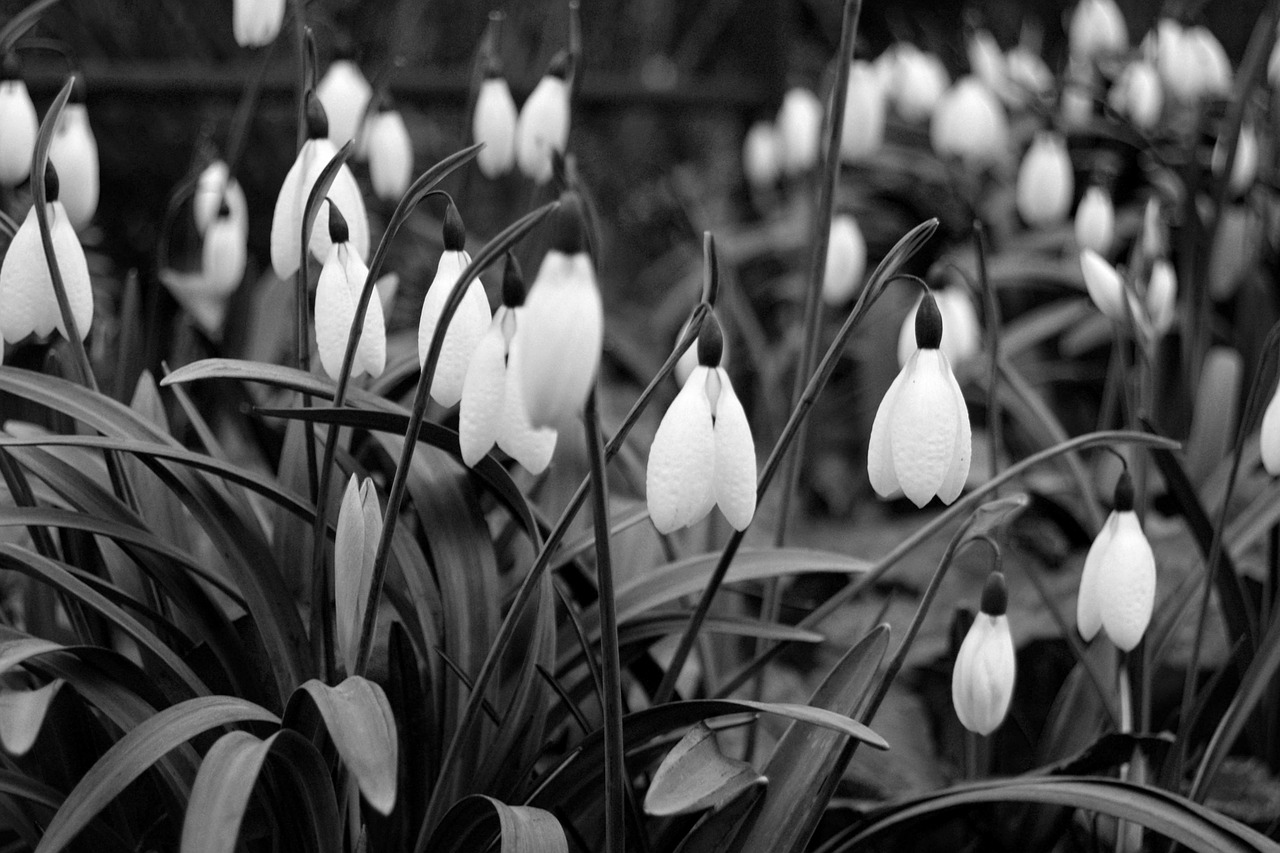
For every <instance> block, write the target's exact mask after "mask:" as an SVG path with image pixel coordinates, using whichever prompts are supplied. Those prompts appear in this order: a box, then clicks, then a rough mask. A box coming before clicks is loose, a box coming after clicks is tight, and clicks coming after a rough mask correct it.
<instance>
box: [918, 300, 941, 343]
mask: <svg viewBox="0 0 1280 853" xmlns="http://www.w3.org/2000/svg"><path fill="white" fill-rule="evenodd" d="M940 346H942V312H941V311H939V310H938V300H936V299H934V297H933V294H932V293H926V294H925V296H924V299H923V301H921V303H920V307H919V308H918V309H916V347H918V348H919V349H937V348H938V347H940Z"/></svg>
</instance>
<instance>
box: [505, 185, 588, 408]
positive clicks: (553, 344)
mask: <svg viewBox="0 0 1280 853" xmlns="http://www.w3.org/2000/svg"><path fill="white" fill-rule="evenodd" d="M551 220H552V221H551V230H552V238H551V249H550V250H549V251H548V252H547V254H546V257H544V258H543V259H542V266H540V267H539V268H538V276H537V278H535V279H534V282H533V285H532V286H531V287H530V288H529V298H528V299H527V300H525V304H524V317H523V322H522V323H521V329H520V342H521V346H522V350H521V357H520V362H519V366H518V368H517V372H518V373H519V374H520V382H521V383H522V384H521V391H522V393H523V394H524V402H525V406H526V407H527V408H528V411H529V423H530V424H532V425H533V426H535V427H552V428H555V429H565V428H567V427H569V426H571V425H573V424H574V423H575V422H576V420H577V418H578V417H579V416H580V415H581V414H582V410H583V407H584V406H585V405H586V402H587V396H588V395H589V394H590V393H591V389H592V388H593V387H594V385H595V380H596V372H597V371H598V370H599V368H600V353H601V348H602V347H603V345H604V304H603V303H602V302H601V300H600V289H599V287H598V286H597V285H596V272H595V267H594V265H593V264H592V262H591V256H590V255H589V254H587V249H586V238H585V234H584V233H583V230H584V228H585V223H584V222H583V209H582V200H581V199H580V198H579V197H578V194H577V193H576V192H573V191H567V192H565V193H563V194H561V196H560V207H559V209H558V210H556V211H555V212H554V213H552V214H551Z"/></svg>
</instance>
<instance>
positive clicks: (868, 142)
mask: <svg viewBox="0 0 1280 853" xmlns="http://www.w3.org/2000/svg"><path fill="white" fill-rule="evenodd" d="M884 114H885V97H884V88H883V87H882V85H881V82H880V78H879V75H877V74H876V72H875V69H873V68H872V67H871V64H870V63H867V62H861V61H857V62H854V63H853V64H852V66H850V68H849V89H848V93H847V95H846V97H845V106H844V127H843V130H842V131H841V133H840V158H841V159H842V160H845V161H850V162H853V161H857V160H860V159H862V158H863V157H866V156H867V155H868V154H872V153H874V152H875V151H877V150H878V149H879V148H880V145H881V143H882V142H884Z"/></svg>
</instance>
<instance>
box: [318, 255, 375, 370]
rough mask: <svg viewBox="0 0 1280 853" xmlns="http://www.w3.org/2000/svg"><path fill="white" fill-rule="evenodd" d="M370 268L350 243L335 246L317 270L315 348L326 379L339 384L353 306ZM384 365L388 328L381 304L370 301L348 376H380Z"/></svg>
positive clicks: (354, 311) (354, 313)
mask: <svg viewBox="0 0 1280 853" xmlns="http://www.w3.org/2000/svg"><path fill="white" fill-rule="evenodd" d="M368 276H369V268H368V267H367V266H365V263H364V259H362V258H361V257H360V255H359V254H358V253H357V252H356V251H355V250H354V249H353V248H352V247H351V245H350V244H349V243H334V244H333V246H332V247H331V248H330V249H329V256H328V257H327V258H325V261H324V266H323V267H322V268H321V270H320V280H319V281H318V282H317V283H316V348H317V349H318V350H319V352H320V364H321V366H322V367H323V368H324V372H325V373H327V374H329V378H330V379H332V380H333V381H335V382H337V381H338V374H339V373H340V372H341V370H342V358H343V356H344V355H346V352H347V338H348V336H349V335H350V334H351V324H352V323H354V322H355V318H356V305H357V304H358V303H359V301H360V292H361V291H362V290H363V289H364V282H365V279H366V278H368ZM386 364H387V328H386V322H385V320H384V318H383V315H382V301H381V300H380V299H377V298H371V299H370V300H369V307H368V309H367V310H366V311H365V315H364V327H363V329H362V331H361V333H360V343H359V344H358V345H357V346H356V355H355V360H354V361H352V363H351V375H352V376H360V375H361V374H364V373H368V374H369V375H370V376H379V375H381V373H382V369H383V368H384V367H386Z"/></svg>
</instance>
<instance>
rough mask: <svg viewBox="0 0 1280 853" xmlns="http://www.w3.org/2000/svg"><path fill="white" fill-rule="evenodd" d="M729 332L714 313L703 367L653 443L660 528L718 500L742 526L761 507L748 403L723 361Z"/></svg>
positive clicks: (704, 335)
mask: <svg viewBox="0 0 1280 853" xmlns="http://www.w3.org/2000/svg"><path fill="white" fill-rule="evenodd" d="M722 340H723V335H722V333H721V332H720V326H719V323H718V322H717V321H716V319H715V316H714V315H708V316H707V319H706V320H705V321H704V323H703V327H702V329H701V330H700V332H699V335H698V345H697V346H698V366H697V367H695V368H694V369H693V372H692V373H690V374H689V378H688V379H686V380H685V383H684V386H683V387H682V388H681V389H680V393H679V394H678V395H676V398H675V400H674V401H672V403H671V406H670V408H668V409H667V412H666V414H664V415H663V416H662V422H661V423H660V424H659V425H658V431H657V433H656V434H655V435H654V437H653V445H652V446H651V447H650V449H649V464H648V469H647V474H646V480H645V495H646V498H647V500H648V504H649V517H650V518H651V519H652V520H653V525H654V527H656V528H657V529H658V531H659V532H660V533H672V532H674V531H676V530H679V529H680V528H682V527H688V526H690V525H692V524H696V523H698V522H699V521H701V520H702V519H703V518H704V517H705V516H706V514H707V513H708V512H710V511H711V507H712V506H715V505H717V504H718V505H719V506H720V511H721V512H722V513H724V516H725V518H726V519H727V520H728V521H729V523H730V524H731V525H733V527H734V528H735V529H736V530H745V529H746V527H747V525H748V524H750V523H751V519H752V517H753V516H754V515H755V509H756V454H755V443H754V441H753V440H752V437H751V426H750V424H748V423H747V415H746V412H744V411H743V409H742V403H740V402H739V401H738V397H737V395H736V394H734V392H733V384H732V382H731V381H730V380H729V374H728V373H727V372H726V371H725V369H724V368H723V367H721V366H720V356H721V348H720V342H721V341H722Z"/></svg>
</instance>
